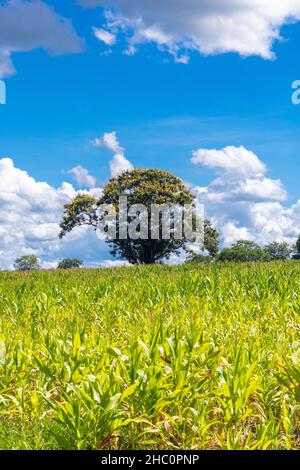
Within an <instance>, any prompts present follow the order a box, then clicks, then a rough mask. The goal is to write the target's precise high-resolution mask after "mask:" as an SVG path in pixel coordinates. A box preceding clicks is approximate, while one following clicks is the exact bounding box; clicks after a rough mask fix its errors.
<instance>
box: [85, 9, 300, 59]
mask: <svg viewBox="0 0 300 470" xmlns="http://www.w3.org/2000/svg"><path fill="white" fill-rule="evenodd" d="M77 3H79V4H80V5H82V6H84V7H87V8H93V7H96V6H102V7H104V8H105V9H106V17H107V25H106V26H107V27H108V28H110V29H111V30H112V31H113V33H114V34H115V33H116V32H117V31H120V32H125V33H126V37H129V51H130V52H131V53H133V52H134V51H135V50H136V48H137V46H138V45H139V44H142V43H147V42H152V43H155V44H156V45H157V46H158V47H159V48H160V49H165V50H167V51H169V52H170V53H171V54H172V55H173V56H174V57H175V59H176V60H177V61H179V62H184V63H186V62H187V61H188V55H189V53H190V52H191V51H196V52H200V53H201V54H205V55H209V54H220V53H226V52H236V53H238V54H240V55H241V56H251V55H256V56H261V57H263V58H264V59H271V58H273V57H274V54H273V51H272V47H273V44H274V42H275V41H278V40H280V39H281V33H280V31H281V28H282V26H283V25H285V24H288V23H292V22H297V21H299V19H300V0H272V1H270V0H185V1H182V0H172V1H170V0H143V1H141V0H125V1H124V0H77ZM128 33H129V34H128ZM130 33H131V34H130Z"/></svg>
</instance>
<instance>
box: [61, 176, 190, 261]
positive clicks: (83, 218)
mask: <svg viewBox="0 0 300 470" xmlns="http://www.w3.org/2000/svg"><path fill="white" fill-rule="evenodd" d="M120 196H127V200H128V207H130V206H132V205H134V204H143V205H144V206H145V207H146V208H147V209H148V217H149V219H148V222H149V227H148V236H147V239H141V238H140V239H138V240H133V239H132V238H130V237H128V238H126V239H122V238H121V237H120V236H119V234H120V220H119V217H118V216H119V198H120ZM193 202H194V196H193V195H192V193H191V192H190V191H189V190H188V189H186V188H185V186H184V184H183V183H182V181H181V179H180V178H177V177H175V176H173V175H172V174H171V173H168V172H166V171H162V170H132V171H127V172H125V173H122V174H121V175H120V176H117V177H115V178H112V179H111V180H110V181H109V182H108V183H107V185H106V186H105V188H104V191H103V195H102V197H101V198H100V199H99V200H97V201H96V200H95V199H93V198H91V197H90V196H83V195H80V196H77V198H76V199H75V200H74V201H73V202H72V203H71V204H67V205H66V206H65V216H64V219H63V222H62V224H61V229H62V231H61V234H60V236H61V237H63V236H64V235H65V234H66V233H67V232H70V231H71V230H73V228H74V227H75V226H77V225H91V226H92V227H94V228H97V227H98V226H99V220H100V219H101V215H98V214H97V207H100V205H103V204H110V205H113V206H114V207H115V209H116V214H117V231H116V238H115V239H114V240H111V239H107V242H108V243H109V245H110V247H111V253H112V255H113V256H117V257H120V258H126V259H127V260H128V261H129V262H130V263H132V264H152V263H155V262H159V261H160V260H162V259H163V258H168V257H169V256H170V255H171V254H173V253H178V252H179V250H180V249H181V248H184V246H185V244H186V241H187V240H186V239H185V238H183V240H178V239H176V238H175V237H174V233H173V232H172V231H171V237H170V239H169V240H165V239H163V237H162V236H161V235H160V237H159V239H157V240H155V239H153V237H151V223H150V221H151V219H150V209H151V206H152V205H160V206H162V205H165V206H168V207H169V208H172V207H174V206H176V205H178V206H182V207H183V206H184V205H185V204H192V203H193ZM136 219H137V216H130V215H128V220H127V222H128V223H129V224H130V223H131V222H132V221H134V220H136ZM159 223H160V231H161V220H160V222H159ZM173 228H174V227H173Z"/></svg>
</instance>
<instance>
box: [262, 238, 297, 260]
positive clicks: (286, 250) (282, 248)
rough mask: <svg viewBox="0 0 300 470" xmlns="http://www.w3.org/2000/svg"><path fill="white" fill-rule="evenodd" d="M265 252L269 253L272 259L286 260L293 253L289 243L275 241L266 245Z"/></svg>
mask: <svg viewBox="0 0 300 470" xmlns="http://www.w3.org/2000/svg"><path fill="white" fill-rule="evenodd" d="M264 250H265V252H266V253H267V255H269V257H270V260H272V261H276V260H282V261H283V260H286V259H288V258H289V257H290V255H291V248H290V246H289V244H288V243H277V242H273V243H270V244H269V245H267V246H265V249H264Z"/></svg>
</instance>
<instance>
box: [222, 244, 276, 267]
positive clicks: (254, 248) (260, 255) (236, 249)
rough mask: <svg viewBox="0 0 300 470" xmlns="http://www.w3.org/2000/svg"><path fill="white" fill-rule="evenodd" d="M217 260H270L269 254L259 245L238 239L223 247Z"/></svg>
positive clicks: (237, 261)
mask: <svg viewBox="0 0 300 470" xmlns="http://www.w3.org/2000/svg"><path fill="white" fill-rule="evenodd" d="M218 260H219V261H222V262H225V261H232V262H236V263H239V262H249V261H270V256H269V255H268V253H266V252H265V251H264V250H263V249H262V248H261V247H260V246H259V245H257V244H256V243H254V242H250V241H248V240H240V241H238V242H236V243H235V244H234V245H232V247H231V248H225V249H224V250H223V251H222V252H221V253H220V255H219V258H218Z"/></svg>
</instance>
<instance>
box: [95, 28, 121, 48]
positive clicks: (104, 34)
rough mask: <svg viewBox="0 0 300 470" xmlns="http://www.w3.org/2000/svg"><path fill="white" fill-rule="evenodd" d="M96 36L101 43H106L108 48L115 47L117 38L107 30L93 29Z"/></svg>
mask: <svg viewBox="0 0 300 470" xmlns="http://www.w3.org/2000/svg"><path fill="white" fill-rule="evenodd" d="M93 33H94V36H95V37H96V38H97V39H99V41H102V42H104V44H106V45H107V46H113V45H114V44H115V43H116V41H117V38H116V36H115V35H114V34H112V33H110V32H109V31H107V30H106V29H102V28H93Z"/></svg>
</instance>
